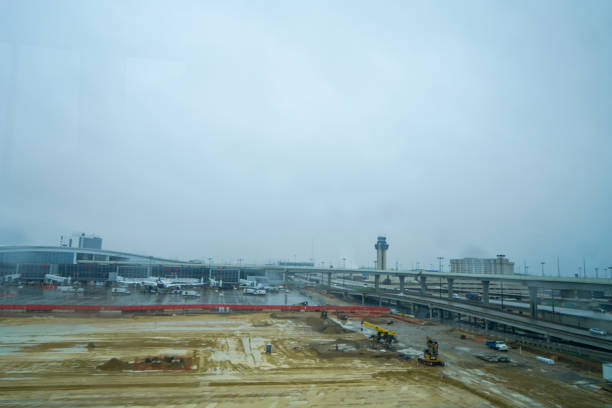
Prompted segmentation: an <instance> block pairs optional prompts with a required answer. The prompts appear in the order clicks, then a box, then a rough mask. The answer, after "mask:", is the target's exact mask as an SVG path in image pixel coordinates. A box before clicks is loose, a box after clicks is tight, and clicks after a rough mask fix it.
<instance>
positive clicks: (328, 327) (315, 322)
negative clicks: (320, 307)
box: [306, 317, 350, 334]
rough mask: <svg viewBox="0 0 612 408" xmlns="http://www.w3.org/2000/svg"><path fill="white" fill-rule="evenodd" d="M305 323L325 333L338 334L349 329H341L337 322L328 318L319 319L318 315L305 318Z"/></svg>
mask: <svg viewBox="0 0 612 408" xmlns="http://www.w3.org/2000/svg"><path fill="white" fill-rule="evenodd" d="M306 323H307V324H308V325H309V326H310V327H312V329H313V330H315V331H318V332H319V333H325V334H340V333H348V332H349V331H350V330H346V329H343V328H342V326H340V325H339V324H338V323H336V322H334V321H333V320H330V319H321V318H318V317H309V318H307V319H306Z"/></svg>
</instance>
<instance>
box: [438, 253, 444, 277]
mask: <svg viewBox="0 0 612 408" xmlns="http://www.w3.org/2000/svg"><path fill="white" fill-rule="evenodd" d="M443 259H444V257H443V256H439V257H438V262H439V263H440V268H439V270H438V272H440V273H442V260H443Z"/></svg>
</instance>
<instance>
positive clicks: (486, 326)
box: [482, 319, 489, 333]
mask: <svg viewBox="0 0 612 408" xmlns="http://www.w3.org/2000/svg"><path fill="white" fill-rule="evenodd" d="M482 320H483V321H484V329H485V333H487V332H488V331H489V324H488V322H487V319H482Z"/></svg>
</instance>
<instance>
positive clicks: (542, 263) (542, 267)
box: [540, 262, 546, 276]
mask: <svg viewBox="0 0 612 408" xmlns="http://www.w3.org/2000/svg"><path fill="white" fill-rule="evenodd" d="M545 263H546V262H540V264H542V276H544V264H545Z"/></svg>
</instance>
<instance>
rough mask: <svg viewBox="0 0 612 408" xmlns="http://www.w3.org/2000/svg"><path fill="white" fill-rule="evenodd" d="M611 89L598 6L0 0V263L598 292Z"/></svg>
mask: <svg viewBox="0 0 612 408" xmlns="http://www.w3.org/2000/svg"><path fill="white" fill-rule="evenodd" d="M611 72H612V2H610V1H606V0H604V1H588V2H581V1H573V2H563V1H558V0H555V1H498V2H497V1H490V0H486V1H437V2H433V1H423V2H413V1H397V2H395V1H382V2H374V1H368V2H359V1H354V0H353V1H346V2H343V1H333V2H329V1H322V2H316V1H311V0H309V1H301V2H297V1H291V2H287V1H279V2H275V1H244V2H233V1H219V2H205V1H193V2H191V1H160V2H156V1H150V0H147V1H80V0H79V1H51V0H49V1H7V0H0V244H40V245H57V244H58V243H59V236H60V235H61V234H63V233H71V232H76V231H83V232H87V233H96V234H98V235H100V236H102V237H103V239H104V248H106V249H113V250H120V251H131V252H136V253H144V254H151V255H158V256H166V257H176V258H181V259H192V258H207V257H213V258H214V259H215V261H224V260H225V261H235V260H236V259H237V258H239V257H242V258H244V260H245V261H244V262H264V261H269V260H278V259H291V260H293V259H294V258H295V259H298V260H306V259H310V258H311V257H312V256H313V253H314V258H315V260H316V261H317V263H318V262H321V261H325V262H326V264H329V263H330V262H331V263H333V264H336V265H341V262H342V261H341V260H340V259H341V258H343V257H346V258H347V259H348V261H347V264H348V265H367V264H368V263H369V264H370V265H372V261H373V260H374V259H375V250H374V243H375V241H376V236H377V235H379V234H385V235H386V236H387V237H388V241H389V244H390V248H389V265H390V266H393V267H394V266H395V264H396V262H398V263H399V264H400V265H401V267H413V266H414V265H415V264H416V262H420V265H421V266H426V267H431V265H432V264H433V265H435V266H436V267H437V260H436V257H437V256H443V257H445V258H446V259H447V260H448V259H450V258H456V257H464V256H476V257H494V256H495V255H496V254H498V253H503V254H506V255H507V256H508V257H509V258H510V260H513V261H516V263H517V266H520V271H521V272H522V270H523V263H524V262H527V264H528V265H529V271H530V272H534V273H536V272H537V273H539V272H540V268H541V266H540V262H541V261H545V262H546V265H545V268H546V273H547V274H556V258H557V256H559V257H560V264H561V273H562V274H564V275H569V274H574V273H575V272H577V271H578V266H581V265H582V259H583V257H584V258H585V259H586V264H587V270H588V272H589V274H590V275H593V274H594V268H595V267H599V268H603V267H607V266H612V134H611V131H612V75H611ZM518 271H519V268H518V267H517V272H518ZM600 273H601V271H600Z"/></svg>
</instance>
